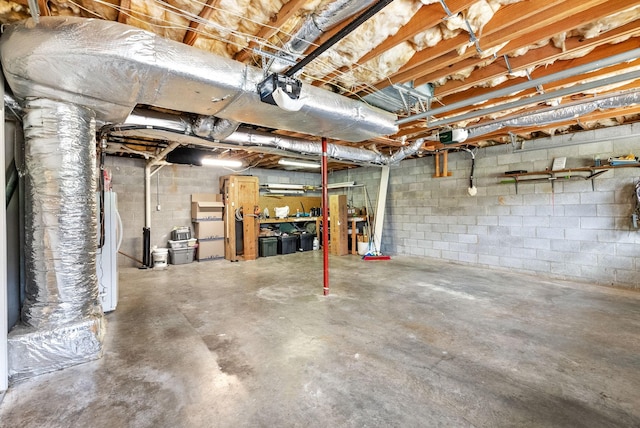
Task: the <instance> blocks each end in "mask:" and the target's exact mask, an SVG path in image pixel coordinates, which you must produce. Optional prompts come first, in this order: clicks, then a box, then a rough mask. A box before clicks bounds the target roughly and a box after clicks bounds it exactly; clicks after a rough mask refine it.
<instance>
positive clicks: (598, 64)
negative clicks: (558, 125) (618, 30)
mask: <svg viewBox="0 0 640 428" xmlns="http://www.w3.org/2000/svg"><path fill="white" fill-rule="evenodd" d="M639 57H640V48H638V49H633V50H630V51H627V52H623V53H621V54H618V55H613V56H610V57H608V58H603V59H599V60H597V61H592V62H589V63H587V64H583V65H580V66H578V67H573V68H570V69H568V70H562V71H559V72H557V73H553V74H550V75H548V76H544V77H539V78H537V79H533V80H528V81H526V82H522V83H519V84H517V85H513V86H509V87H506V88H503V89H499V90H497V91H493V92H489V93H488V94H483V95H478V96H475V97H471V98H467V99H466V100H463V101H458V102H455V103H452V104H449V105H446V106H443V107H438V108H434V109H431V110H429V111H426V112H423V113H418V114H414V115H413V116H409V117H405V118H402V119H399V120H397V121H396V124H398V125H403V124H405V123H409V122H413V121H416V120H418V119H424V118H428V117H430V116H435V115H438V114H442V113H447V112H449V111H452V110H456V109H459V108H463V107H469V106H473V105H475V104H479V103H483V102H485V101H487V100H489V99H492V98H500V97H505V96H508V95H511V94H514V93H516V92H520V91H523V90H525V89H530V88H535V87H536V86H539V85H544V84H547V83H551V82H555V81H557V80H561V79H565V78H568V77H573V76H577V75H580V74H584V73H589V72H592V71H595V70H599V69H601V68H605V67H609V66H611V65H615V64H620V63H623V62H626V61H631V60H634V59H636V58H639ZM607 84H609V83H608V79H602V80H601V83H600V84H599V85H598V86H603V85H607ZM595 87H597V86H595ZM572 88H578V86H573V87H572ZM568 89H571V88H568ZM572 92H576V91H575V90H574V91H570V92H568V93H572ZM546 95H547V96H548V98H546V99H549V98H554V97H557V96H560V95H559V91H554V92H551V93H549V94H546ZM533 98H535V97H532V98H530V99H533ZM486 110H487V109H483V110H482V112H483V113H484V112H485V111H486ZM501 110H502V109H501ZM434 126H435V125H434Z"/></svg>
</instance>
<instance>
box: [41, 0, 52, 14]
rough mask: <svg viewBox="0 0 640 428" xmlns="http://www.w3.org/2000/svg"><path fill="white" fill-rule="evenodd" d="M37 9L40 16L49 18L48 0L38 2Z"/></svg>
mask: <svg viewBox="0 0 640 428" xmlns="http://www.w3.org/2000/svg"><path fill="white" fill-rule="evenodd" d="M38 8H39V9H40V16H51V9H49V0H38Z"/></svg>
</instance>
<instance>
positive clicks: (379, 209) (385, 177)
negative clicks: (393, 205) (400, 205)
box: [373, 166, 389, 253]
mask: <svg viewBox="0 0 640 428" xmlns="http://www.w3.org/2000/svg"><path fill="white" fill-rule="evenodd" d="M380 170H381V171H382V172H381V173H380V188H379V189H378V201H377V203H376V218H375V221H376V225H375V226H376V227H375V231H374V232H373V244H374V245H375V247H376V252H378V253H379V252H380V246H381V245H382V225H383V223H384V211H385V208H386V206H387V188H388V187H389V167H388V166H383V167H382V168H380Z"/></svg>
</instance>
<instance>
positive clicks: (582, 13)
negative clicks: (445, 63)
mask: <svg viewBox="0 0 640 428" xmlns="http://www.w3.org/2000/svg"><path fill="white" fill-rule="evenodd" d="M566 3H567V4H570V5H571V6H570V7H569V10H568V11H567V13H565V14H562V15H561V16H558V17H555V18H554V17H549V19H545V22H548V25H546V26H545V27H544V28H541V29H540V30H541V31H531V32H529V33H527V32H523V33H522V34H520V35H519V37H518V38H515V37H512V38H511V39H510V40H511V41H510V42H509V43H508V44H507V45H506V46H504V47H503V48H502V49H501V50H500V51H499V52H498V55H502V54H504V53H509V52H513V51H514V50H517V49H519V48H520V47H523V46H529V45H532V44H534V43H537V42H539V41H541V40H545V39H548V38H550V37H552V36H554V35H556V34H560V33H562V32H563V31H567V30H571V29H574V28H577V27H579V26H581V25H584V24H585V23H589V22H593V21H594V20H596V19H600V18H602V17H604V16H611V15H613V14H616V13H618V12H622V11H624V10H627V9H630V8H632V7H634V6H637V5H640V1H638V0H605V1H596V2H591V1H589V2H585V1H581V2H579V3H577V2H571V3H569V2H566ZM594 3H595V4H594ZM584 6H588V8H586V7H584ZM538 18H539V16H536V20H537V19H538ZM512 29H513V26H512ZM514 36H516V35H515V34H514Z"/></svg>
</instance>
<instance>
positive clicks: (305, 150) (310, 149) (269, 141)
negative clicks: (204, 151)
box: [102, 109, 424, 165]
mask: <svg viewBox="0 0 640 428" xmlns="http://www.w3.org/2000/svg"><path fill="white" fill-rule="evenodd" d="M154 130H155V132H154ZM124 131H126V136H129V137H131V136H136V135H139V136H143V137H148V138H154V136H155V137H156V138H158V137H160V138H163V139H166V138H169V137H170V139H171V140H172V141H181V142H182V143H183V144H198V145H202V146H206V147H210V146H211V143H210V142H209V141H207V140H205V138H207V136H206V135H204V136H200V135H198V134H197V132H195V129H194V127H193V126H191V125H190V124H189V120H188V119H187V118H185V117H182V116H176V115H170V114H164V113H159V112H145V111H143V110H139V109H138V110H135V111H134V112H133V114H131V116H129V117H128V118H127V120H126V122H125V123H124V124H123V125H116V126H107V127H105V128H104V129H103V130H102V132H103V133H112V134H114V135H121V136H122V135H124V133H123V132H124ZM168 133H174V134H175V135H174V136H170V135H168ZM197 137H201V138H203V139H200V140H198V139H197ZM220 142H221V143H222V144H221V146H226V147H229V146H231V147H242V148H248V147H251V148H254V149H257V150H256V151H260V149H261V148H266V149H268V150H264V151H265V152H267V153H273V149H277V150H279V151H283V152H287V153H298V154H301V155H313V156H321V155H322V144H321V143H319V142H316V141H309V140H304V139H302V138H295V137H288V136H283V135H276V134H271V133H268V132H263V131H257V130H255V129H251V128H247V127H239V128H238V129H237V131H236V132H234V133H232V134H231V135H229V136H228V137H226V138H223V139H220ZM423 142H424V139H419V140H416V141H415V142H413V143H412V144H410V145H408V146H406V147H402V148H401V149H400V150H398V151H397V152H395V153H394V154H392V155H391V156H387V155H384V154H381V153H379V152H375V151H372V150H367V149H362V148H359V147H350V146H343V145H339V144H332V143H329V144H328V145H327V154H328V156H329V157H330V158H332V159H335V160H344V161H349V162H354V163H360V164H370V165H391V164H396V163H398V162H400V161H401V160H403V159H404V158H406V157H407V156H411V155H413V154H414V153H416V152H417V151H418V150H420V148H421V147H422V143H423Z"/></svg>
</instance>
